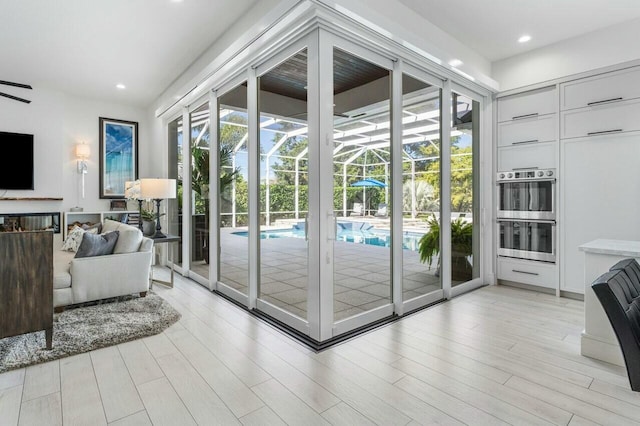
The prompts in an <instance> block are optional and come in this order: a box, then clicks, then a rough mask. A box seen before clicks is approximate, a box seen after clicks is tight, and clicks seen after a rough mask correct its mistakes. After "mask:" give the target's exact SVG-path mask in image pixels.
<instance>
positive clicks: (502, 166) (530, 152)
mask: <svg viewBox="0 0 640 426" xmlns="http://www.w3.org/2000/svg"><path fill="white" fill-rule="evenodd" d="M556 151H557V144H556V142H555V141H554V142H540V143H534V144H527V145H511V146H503V147H499V148H498V171H499V172H502V171H508V170H513V169H535V168H539V169H555V168H556V156H557V153H556Z"/></svg>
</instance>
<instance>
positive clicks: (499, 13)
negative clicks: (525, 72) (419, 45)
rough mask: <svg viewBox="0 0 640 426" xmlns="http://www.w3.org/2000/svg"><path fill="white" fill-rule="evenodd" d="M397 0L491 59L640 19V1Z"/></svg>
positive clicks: (505, 56)
mask: <svg viewBox="0 0 640 426" xmlns="http://www.w3.org/2000/svg"><path fill="white" fill-rule="evenodd" d="M399 1H400V2H401V3H403V4H404V5H406V6H407V7H409V8H411V9H413V10H415V11H416V12H417V13H418V14H420V15H421V16H422V17H424V18H426V19H427V20H428V21H430V22H431V23H433V24H435V25H437V26H438V27H440V29H442V30H444V31H446V32H448V33H449V34H451V35H452V36H453V37H455V38H456V39H458V40H459V41H461V42H462V43H464V44H465V45H467V46H469V47H471V48H472V49H474V50H475V51H477V52H478V53H479V54H481V55H482V56H484V57H485V58H487V59H489V60H490V61H492V62H493V61H496V60H499V59H504V58H507V57H509V56H513V55H517V54H520V53H523V52H526V51H528V50H532V49H535V48H538V47H542V46H545V45H549V44H552V43H555V42H557V41H560V40H564V39H567V38H571V37H576V36H579V35H582V34H586V33H589V32H592V31H594V30H597V29H600V28H605V27H608V26H611V25H616V24H621V25H623V24H622V23H623V22H625V21H628V20H631V19H634V18H638V17H640V0H399ZM525 33H526V34H529V35H530V36H531V37H532V39H531V41H530V42H528V43H523V44H521V43H518V42H517V39H518V37H520V36H521V35H522V34H525Z"/></svg>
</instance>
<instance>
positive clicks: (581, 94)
mask: <svg viewBox="0 0 640 426" xmlns="http://www.w3.org/2000/svg"><path fill="white" fill-rule="evenodd" d="M633 98H640V67H633V68H628V69H625V70H621V71H616V72H610V73H606V74H601V75H596V76H593V77H589V78H583V79H580V80H575V81H570V82H568V83H564V84H561V85H560V109H561V110H566V109H573V108H582V107H586V106H591V105H598V104H603V103H607V102H609V101H616V100H618V101H621V100H626V99H633Z"/></svg>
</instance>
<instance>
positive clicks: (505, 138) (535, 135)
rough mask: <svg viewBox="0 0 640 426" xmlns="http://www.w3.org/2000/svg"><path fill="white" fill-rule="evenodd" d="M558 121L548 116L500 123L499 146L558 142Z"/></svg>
mask: <svg viewBox="0 0 640 426" xmlns="http://www.w3.org/2000/svg"><path fill="white" fill-rule="evenodd" d="M557 129H558V119H557V118H556V115H555V114H546V115H542V116H535V117H530V118H524V119H521V120H511V121H504V122H502V123H498V146H499V147H501V146H511V145H528V144H533V143H537V142H550V141H554V140H556V137H557Z"/></svg>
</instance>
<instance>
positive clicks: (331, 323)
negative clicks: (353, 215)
mask: <svg viewBox="0 0 640 426" xmlns="http://www.w3.org/2000/svg"><path fill="white" fill-rule="evenodd" d="M319 35H320V58H319V59H320V69H321V71H320V81H319V90H320V92H319V95H320V97H319V100H320V111H319V112H320V137H319V142H320V143H319V149H320V156H321V159H320V167H321V176H320V179H321V180H320V194H319V197H320V210H318V212H319V215H320V217H319V218H318V219H319V222H320V258H319V261H320V263H321V265H322V267H321V268H319V269H320V282H321V283H322V286H321V288H320V300H319V302H320V318H319V323H318V326H319V330H318V331H319V337H320V339H319V340H326V339H328V338H331V337H335V336H338V335H341V334H343V333H346V332H349V331H352V330H354V329H357V328H359V327H363V326H366V325H368V324H371V323H373V322H376V321H379V320H382V319H384V318H387V317H391V316H392V315H393V314H394V308H395V307H394V303H393V296H394V290H393V278H392V277H393V276H392V274H389V285H390V294H391V296H392V297H391V298H390V302H389V303H388V304H386V305H383V306H380V307H377V308H373V309H371V310H369V311H366V312H363V313H360V314H357V315H355V316H352V317H349V318H345V319H343V320H340V321H335V320H334V262H333V261H334V243H335V234H336V216H335V214H334V209H333V207H334V205H333V190H334V171H333V167H334V162H333V148H334V143H333V131H334V128H333V124H334V110H333V103H334V93H333V89H334V82H333V75H334V70H333V51H334V48H337V49H340V50H343V51H345V52H348V53H349V54H352V55H354V56H357V57H359V58H361V59H363V60H365V61H367V62H370V63H372V64H374V65H376V66H378V67H381V68H384V69H386V70H388V71H389V73H390V76H391V80H390V81H391V84H392V87H393V80H394V79H397V78H401V77H402V76H401V75H400V76H397V75H396V73H395V71H394V61H395V60H396V58H394V57H391V56H387V55H384V54H382V53H379V52H375V51H373V50H371V49H369V48H367V47H363V46H361V45H359V44H356V43H353V42H351V41H349V40H346V39H345V38H344V37H342V36H339V35H336V34H334V33H332V32H331V31H327V30H325V29H320V33H319ZM390 93H391V90H390ZM392 99H393V96H390V99H389V110H390V112H391V114H393V103H392ZM389 135H390V136H391V143H390V146H391V147H393V145H394V144H395V142H394V140H393V137H392V133H391V129H390V132H389ZM392 161H393V160H392ZM392 182H395V180H392ZM392 194H393V192H392ZM396 206H397V205H396ZM392 208H393V207H392ZM396 208H397V207H396ZM391 215H392V217H394V216H396V215H395V214H394V212H393V211H391ZM391 232H392V235H393V233H394V230H393V228H392V230H391ZM392 261H393V251H392V250H390V251H389V264H390V267H391V264H392V263H391V262H392ZM391 269H392V270H393V268H391Z"/></svg>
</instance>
